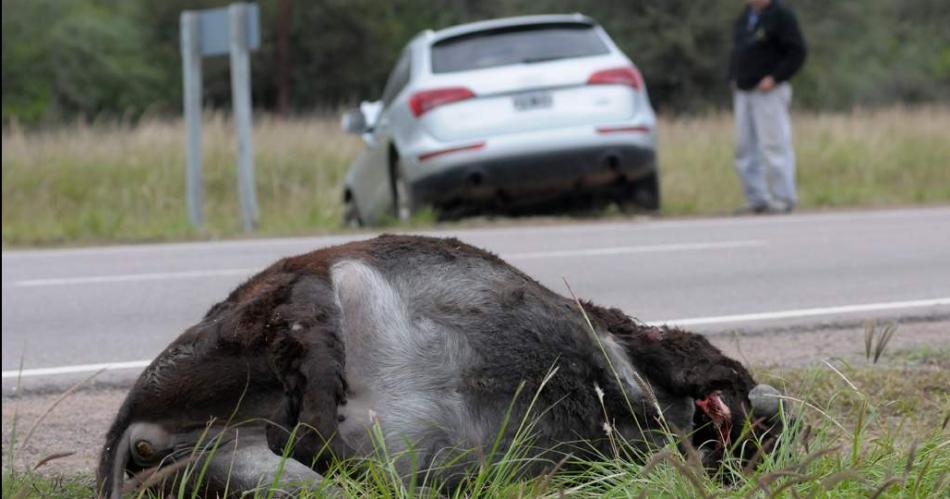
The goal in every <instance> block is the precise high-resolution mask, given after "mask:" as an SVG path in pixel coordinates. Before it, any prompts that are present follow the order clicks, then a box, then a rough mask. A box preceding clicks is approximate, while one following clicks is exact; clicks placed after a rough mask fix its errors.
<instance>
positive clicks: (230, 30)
mask: <svg viewBox="0 0 950 499" xmlns="http://www.w3.org/2000/svg"><path fill="white" fill-rule="evenodd" d="M259 25H260V14H259V11H258V7H257V5H256V4H249V3H235V4H231V5H229V6H228V7H225V8H220V9H207V10H200V11H184V12H182V13H181V55H182V77H183V85H184V99H183V100H184V102H183V107H184V114H185V124H186V129H187V132H186V133H187V146H186V147H187V148H186V154H185V156H186V174H185V178H186V191H187V204H188V218H189V220H190V221H191V224H192V225H193V226H194V227H195V228H201V227H202V225H203V224H204V214H203V209H202V205H203V190H204V188H203V177H202V168H201V107H202V106H201V95H202V90H201V58H202V56H213V55H223V54H230V56H231V99H232V107H233V108H234V127H235V135H236V138H237V167H238V175H237V179H238V189H237V190H238V195H239V197H240V200H241V220H242V223H243V225H244V230H245V231H248V232H250V231H252V230H254V229H255V228H256V227H257V219H258V209H257V194H256V191H255V188H254V146H253V144H252V142H251V64H250V58H249V56H248V51H249V50H252V49H256V48H258V47H259V46H260V28H259Z"/></svg>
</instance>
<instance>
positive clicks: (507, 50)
mask: <svg viewBox="0 0 950 499" xmlns="http://www.w3.org/2000/svg"><path fill="white" fill-rule="evenodd" d="M608 51H609V50H608V48H607V45H606V44H604V41H603V40H601V39H600V36H598V35H597V32H596V31H595V30H594V28H593V26H590V25H587V24H533V25H529V26H515V27H507V28H501V29H496V30H488V31H479V32H477V33H471V34H466V35H462V36H457V37H453V38H447V39H445V40H441V41H439V42H436V43H435V44H434V45H433V46H432V72H433V73H453V72H456V71H467V70H472V69H482V68H492V67H496V66H507V65H510V64H530V63H534V62H544V61H552V60H557V59H567V58H572V57H586V56H592V55H602V54H606V53H608Z"/></svg>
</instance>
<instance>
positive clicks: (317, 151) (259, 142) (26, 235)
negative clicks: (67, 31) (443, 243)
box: [2, 107, 950, 246]
mask: <svg viewBox="0 0 950 499" xmlns="http://www.w3.org/2000/svg"><path fill="white" fill-rule="evenodd" d="M793 121H794V127H795V132H794V133H795V144H796V151H797V154H798V165H799V170H798V178H799V188H800V194H801V207H802V208H805V209H813V208H822V207H834V206H856V207H861V206H893V205H902V204H921V203H946V202H948V201H950V141H948V140H947V137H948V132H947V130H950V108H946V107H921V108H892V109H885V110H856V111H853V112H851V113H846V114H817V113H797V114H796V115H795V116H794V117H793ZM659 127H660V128H659V133H660V137H659V161H660V168H661V172H662V189H663V197H664V201H663V202H664V206H663V211H662V213H663V214H671V215H681V214H721V213H729V212H730V211H731V210H732V209H733V208H734V207H736V206H738V205H739V204H741V202H742V199H741V193H740V190H739V185H738V182H737V180H736V178H735V174H734V172H733V169H732V143H733V130H732V117H731V115H730V114H727V113H721V114H715V115H709V116H702V117H688V118H661V120H660V124H659ZM203 144H204V172H205V183H206V197H205V210H206V217H207V220H208V223H207V228H206V229H205V231H204V232H202V233H197V232H195V231H193V230H192V229H190V228H189V226H188V223H187V217H186V212H185V201H184V152H183V150H184V129H183V127H182V124H181V121H179V120H159V119H149V120H145V121H143V122H141V123H140V124H138V125H135V126H130V125H122V124H93V125H87V124H81V123H79V124H75V125H71V126H63V127H60V128H57V129H54V130H42V131H24V130H20V129H17V128H15V127H14V128H8V129H7V130H4V132H3V162H2V169H3V244H4V245H6V246H10V245H31V244H86V243H95V242H113V241H141V240H164V239H182V238H195V237H224V236H228V235H232V234H239V233H240V231H241V229H240V220H239V210H238V202H237V196H236V178H235V166H234V134H233V128H232V126H231V123H230V120H229V119H228V118H227V117H226V116H224V115H221V114H211V115H208V116H206V120H205V125H204V136H203ZM254 147H255V152H256V159H257V161H256V164H257V188H258V195H259V201H260V206H261V233H263V234H301V233H314V232H321V231H327V230H333V229H336V228H337V227H338V226H339V219H340V215H341V208H342V207H341V184H342V180H343V175H344V173H345V171H346V167H347V165H348V164H349V162H350V161H351V160H352V159H353V158H354V157H355V156H356V155H357V154H358V153H359V151H360V149H361V147H362V143H361V141H360V139H359V138H357V137H353V136H349V135H345V134H343V133H342V132H340V131H339V128H338V126H337V120H336V118H335V117H311V118H303V119H295V120H289V121H283V120H277V119H275V118H273V117H268V116H264V117H259V118H258V119H257V121H256V124H255V127H254Z"/></svg>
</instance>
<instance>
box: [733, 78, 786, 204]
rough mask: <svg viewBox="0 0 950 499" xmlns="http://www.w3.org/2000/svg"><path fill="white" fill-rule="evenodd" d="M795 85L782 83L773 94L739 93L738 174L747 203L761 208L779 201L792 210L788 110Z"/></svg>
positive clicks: (735, 105) (736, 106) (736, 108)
mask: <svg viewBox="0 0 950 499" xmlns="http://www.w3.org/2000/svg"><path fill="white" fill-rule="evenodd" d="M791 100H792V86H791V85H789V83H788V82H782V83H780V84H778V85H776V87H775V88H774V89H773V90H772V91H771V92H759V91H757V90H750V91H745V90H736V91H735V92H734V93H733V109H734V111H735V119H736V172H737V173H738V174H739V178H740V179H741V180H742V188H743V191H744V192H745V198H746V202H747V203H748V204H749V205H750V206H761V205H764V204H768V203H773V202H779V203H784V204H785V205H787V206H790V207H793V206H795V205H796V204H797V203H798V195H797V193H796V192H795V150H794V149H793V148H792V124H791V120H790V119H789V115H788V107H789V104H790V103H791Z"/></svg>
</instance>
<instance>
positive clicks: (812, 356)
mask: <svg viewBox="0 0 950 499" xmlns="http://www.w3.org/2000/svg"><path fill="white" fill-rule="evenodd" d="M710 340H711V341H712V342H713V344H715V345H716V346H718V347H719V348H721V349H722V350H723V351H724V352H725V353H726V354H727V355H730V356H732V357H734V358H736V359H738V360H740V361H742V362H743V363H744V364H747V365H750V366H758V367H771V366H781V367H802V366H806V365H809V364H814V363H816V362H820V361H821V360H825V359H844V360H846V361H848V362H851V363H854V364H860V363H866V362H867V361H866V360H865V358H864V328H863V327H851V328H843V329H842V328H833V329H818V330H812V331H785V332H782V331H773V332H768V333H754V334H749V333H746V334H737V335H730V334H720V335H715V336H713V337H711V338H710ZM947 348H950V322H947V321H941V322H920V323H914V324H905V325H902V326H901V327H900V329H899V330H898V332H897V335H896V336H895V337H894V339H893V340H892V341H891V343H890V346H889V348H888V351H889V352H894V354H892V355H889V354H885V360H884V361H885V362H891V363H894V362H897V363H903V364H908V365H913V364H914V363H915V362H916V360H915V357H914V356H912V355H911V356H908V355H901V354H899V353H898V352H901V351H907V350H920V349H935V350H939V349H947ZM125 394H126V390H125V389H118V388H107V389H103V388H89V389H85V390H80V391H78V392H77V393H74V394H73V395H72V396H70V397H69V398H67V399H65V400H64V401H63V402H62V403H61V404H60V405H59V406H57V407H56V408H55V409H54V410H53V411H52V412H50V413H49V414H48V416H47V417H46V419H45V420H44V421H43V422H42V423H41V424H40V427H39V429H38V430H37V431H36V432H35V433H34V435H33V436H32V437H31V438H30V441H29V442H27V443H26V446H22V445H21V444H18V445H17V452H16V455H15V459H16V465H17V466H18V467H26V466H33V465H34V464H35V463H37V462H38V461H39V460H41V459H43V458H45V457H47V456H50V455H52V454H56V453H61V452H74V454H73V455H71V456H68V457H64V458H60V459H56V460H54V461H51V462H49V463H47V464H46V465H44V466H43V468H42V470H43V471H44V472H46V473H49V474H60V475H73V474H80V473H81V474H85V475H87V476H88V474H91V473H93V472H94V470H95V466H96V458H97V457H98V454H99V449H100V446H101V445H102V442H103V439H104V437H105V432H106V430H107V429H108V427H109V424H111V422H112V418H113V416H114V415H115V413H116V412H117V411H118V409H119V405H121V403H122V400H123V398H124V397H125ZM59 396H60V394H55V393H50V394H47V393H44V394H34V395H31V394H23V395H21V396H17V397H4V398H3V466H4V469H6V467H7V466H8V465H9V459H10V456H9V447H10V434H11V431H12V430H13V428H14V426H13V422H14V415H16V417H17V421H16V434H17V438H18V439H20V440H22V439H23V438H25V437H26V434H27V432H28V431H29V430H30V427H31V426H32V425H33V424H34V423H35V422H36V421H37V420H38V419H39V418H40V417H42V415H43V414H44V413H46V412H47V410H48V408H49V406H50V405H51V404H52V403H53V402H55V401H56V399H57V398H59Z"/></svg>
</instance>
